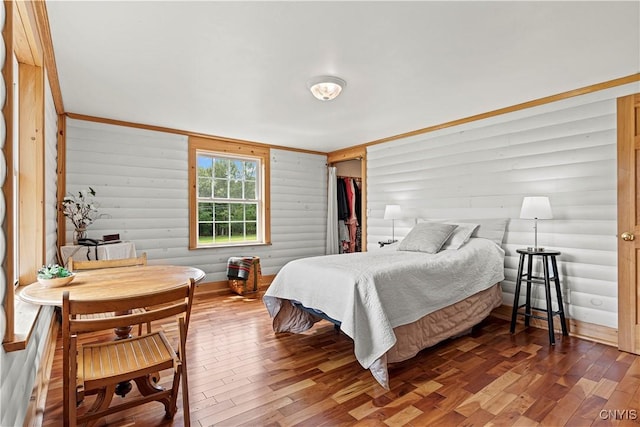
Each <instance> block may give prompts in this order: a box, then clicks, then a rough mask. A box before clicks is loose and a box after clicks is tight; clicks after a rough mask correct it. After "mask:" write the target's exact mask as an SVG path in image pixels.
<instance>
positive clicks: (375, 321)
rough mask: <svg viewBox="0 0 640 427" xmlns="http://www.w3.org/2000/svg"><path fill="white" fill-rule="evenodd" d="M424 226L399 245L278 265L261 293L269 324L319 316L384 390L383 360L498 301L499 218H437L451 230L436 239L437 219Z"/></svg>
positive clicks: (453, 329)
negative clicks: (342, 336) (350, 341)
mask: <svg viewBox="0 0 640 427" xmlns="http://www.w3.org/2000/svg"><path fill="white" fill-rule="evenodd" d="M465 221H469V220H465ZM427 224H428V225H425V224H417V225H416V227H414V229H413V230H412V231H411V232H410V233H409V234H408V235H407V236H406V237H405V239H404V240H403V241H402V242H400V245H398V249H401V250H394V248H393V247H386V248H384V249H381V250H378V251H373V252H364V253H352V254H341V255H327V256H319V257H311V258H303V259H298V260H294V261H291V262H289V263H287V264H286V265H285V266H284V267H283V268H282V269H281V270H280V272H278V274H277V275H276V277H275V279H274V281H273V282H272V283H271V285H270V286H269V289H268V290H267V292H266V293H265V295H264V297H263V301H264V303H265V306H266V308H267V310H268V312H269V315H270V316H271V317H272V318H273V329H274V331H275V332H276V333H280V332H292V333H301V332H303V331H305V330H307V329H309V328H311V327H312V326H313V325H314V324H315V323H316V322H318V321H319V320H321V319H322V318H328V319H329V320H331V321H333V322H334V323H335V324H336V325H339V328H340V330H341V331H342V332H344V333H345V334H346V335H347V336H349V337H350V338H351V339H353V342H354V353H355V357H356V359H357V360H358V362H359V363H360V364H361V365H362V366H363V367H364V368H365V369H369V370H370V371H371V373H372V375H373V376H374V378H375V379H376V380H377V381H378V382H379V383H380V385H382V386H383V387H385V388H387V389H388V388H389V375H388V369H387V365H388V364H389V363H395V362H400V361H403V360H407V359H409V358H411V357H413V356H415V355H416V354H417V353H418V352H419V351H420V350H422V349H423V348H426V347H430V346H432V345H434V344H436V343H438V342H440V341H442V340H444V339H447V338H450V337H453V336H456V335H459V334H462V333H464V332H466V331H468V330H470V328H471V327H472V326H474V325H475V324H477V323H479V322H480V321H482V320H483V319H484V318H486V317H487V316H488V315H489V313H490V312H491V310H493V309H494V308H495V307H498V306H499V305H500V304H502V295H501V291H500V285H499V282H501V281H502V280H503V279H504V251H503V249H502V248H501V247H500V244H499V242H501V241H502V236H503V235H504V227H505V226H506V220H498V222H495V220H494V222H490V221H487V220H485V221H484V222H483V223H471V222H453V220H449V221H447V222H441V224H447V225H450V226H452V227H453V229H451V230H450V233H449V234H447V230H444V232H442V233H440V235H438V237H437V239H433V238H432V235H433V233H434V229H439V228H441V227H442V226H440V225H434V222H429V223H427ZM482 227H485V228H484V230H483V229H482ZM425 228H426V229H427V231H426V232H425V231H424V229H425ZM494 228H496V230H494ZM500 228H501V230H500ZM417 229H420V232H418V233H414V232H415V231H416V230H417ZM438 231H441V230H438ZM414 234H415V235H414ZM436 234H437V233H436ZM443 236H444V237H443ZM456 239H457V241H456ZM432 240H433V241H436V243H435V245H432V243H433V242H432ZM425 242H426V243H425ZM314 310H315V311H316V312H314ZM318 312H319V313H318Z"/></svg>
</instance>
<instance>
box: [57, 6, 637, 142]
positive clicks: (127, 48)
mask: <svg viewBox="0 0 640 427" xmlns="http://www.w3.org/2000/svg"><path fill="white" fill-rule="evenodd" d="M47 9H48V14H49V21H50V26H51V35H52V39H53V46H54V53H55V58H56V62H57V67H58V73H59V77H60V86H61V91H62V96H63V102H64V106H65V110H66V112H71V113H78V114H85V115H90V116H97V117H104V118H109V119H116V120H124V121H129V122H135V123H141V124H148V125H156V126H163V127H169V128H175V129H180V130H185V131H192V132H199V133H204V134H209V135H217V136H224V137H229V138H237V139H243V140H249V141H257V142H263V143H268V144H274V145H281V146H288V147H297V148H303V149H309V150H317V151H332V150H336V149H339V148H344V147H349V146H353V145H357V144H362V143H365V142H370V141H373V140H377V139H381V138H385V137H389V136H393V135H397V134H401V133H405V132H409V131H413V130H416V129H421V128H425V127H428V126H432V125H437V124H441V123H444V122H447V121H450V120H455V119H460V118H464V117H467V116H470V115H474V114H479V113H483V112H487V111H490V110H494V109H498V108H502V107H508V106H511V105H515V104H518V103H521V102H526V101H530V100H534V99H537V98H541V97H544V96H548V95H554V94H557V93H560V92H564V91H569V90H573V89H577V88H580V87H584V86H588V85H592V84H596V83H601V82H604V81H608V80H611V79H615V78H619V77H624V76H628V75H631V74H635V73H638V72H639V71H640V2H639V1H627V2H611V1H603V2H593V1H587V2H575V1H572V2H550V1H545V2H519V1H512V2H483V1H473V2H427V1H423V2H421V1H412V2H397V1H394V2H392V1H389V2H379V1H374V2H364V1H353V2H347V1H342V2H328V1H320V2H309V1H301V2H293V1H289V2H264V1H263V2H244V1H233V2H213V1H209V2H204V1H194V2H187V1H174V2H168V1H143V2H112V1H105V2H97V1H47ZM326 74H330V75H336V76H338V77H341V78H343V79H344V80H346V81H347V87H346V88H345V90H344V91H343V93H342V95H341V96H340V97H338V98H337V99H336V100H334V101H328V102H322V101H318V100H316V99H315V98H313V97H312V95H311V94H310V92H309V91H308V90H307V87H306V82H307V80H309V79H310V78H311V77H313V76H317V75H326Z"/></svg>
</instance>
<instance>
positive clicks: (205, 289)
mask: <svg viewBox="0 0 640 427" xmlns="http://www.w3.org/2000/svg"><path fill="white" fill-rule="evenodd" d="M275 277H276V275H275V274H269V275H263V276H262V277H261V278H260V284H259V285H258V290H259V291H264V290H266V289H267V288H268V287H269V285H270V284H271V282H273V279H274V278H275ZM231 293H233V291H232V290H231V288H229V281H227V280H221V281H217V282H206V283H198V285H197V286H196V292H195V295H196V296H198V297H203V296H214V295H222V294H231Z"/></svg>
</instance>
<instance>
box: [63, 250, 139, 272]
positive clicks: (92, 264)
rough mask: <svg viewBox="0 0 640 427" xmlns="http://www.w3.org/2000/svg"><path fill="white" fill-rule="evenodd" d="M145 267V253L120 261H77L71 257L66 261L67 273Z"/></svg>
mask: <svg viewBox="0 0 640 427" xmlns="http://www.w3.org/2000/svg"><path fill="white" fill-rule="evenodd" d="M136 265H147V253H146V252H143V253H142V254H141V255H140V256H139V257H135V258H121V259H100V260H97V261H77V260H74V259H73V257H70V258H69V259H68V260H67V266H68V269H69V271H80V270H96V269H98V268H115V267H134V266H136Z"/></svg>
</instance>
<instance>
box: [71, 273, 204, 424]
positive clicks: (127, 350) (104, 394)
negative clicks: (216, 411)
mask: <svg viewBox="0 0 640 427" xmlns="http://www.w3.org/2000/svg"><path fill="white" fill-rule="evenodd" d="M194 289H195V285H194V281H193V279H191V280H189V282H187V283H185V284H183V285H182V286H180V287H177V288H174V289H171V290H167V291H163V292H158V293H156V294H153V295H146V296H138V297H127V298H104V299H100V300H93V301H86V300H74V299H73V291H71V293H70V292H69V291H65V292H64V294H63V301H62V343H63V363H64V365H63V393H64V399H63V400H64V425H65V426H75V425H76V424H82V423H87V424H86V425H87V426H92V425H94V424H95V422H97V421H98V420H99V419H100V418H102V417H104V416H106V415H109V414H112V413H114V412H118V411H121V410H124V409H129V408H132V407H134V406H137V405H141V404H145V403H148V402H151V401H159V402H161V403H162V404H164V407H165V414H166V418H168V419H172V418H173V416H174V415H175V413H176V411H177V396H178V389H179V387H180V385H182V406H183V412H184V425H185V426H189V425H190V417H189V392H188V390H189V389H188V381H187V366H186V360H187V357H186V356H187V351H186V339H187V327H188V324H189V318H190V316H191V305H192V302H193V292H194ZM149 303H151V304H152V305H153V307H152V308H150V309H147V310H145V311H144V312H141V313H140V312H136V313H134V312H133V310H134V309H136V308H139V307H143V306H147V305H148V304H149ZM103 312H128V313H131V314H125V315H120V316H112V317H108V316H107V317H100V316H95V317H93V318H87V317H84V318H82V317H81V316H86V315H89V314H94V315H96V314H99V313H103ZM172 316H177V325H178V346H179V348H178V349H174V348H173V346H172V345H171V344H170V341H169V339H168V338H167V337H166V336H165V334H164V332H162V331H157V332H150V333H147V334H144V335H140V336H136V337H132V338H128V339H124V340H114V341H107V342H95V341H94V340H90V339H88V340H84V341H85V343H84V344H81V343H80V342H79V341H82V340H81V339H79V335H80V334H82V333H92V332H97V331H104V330H108V329H112V328H117V327H123V326H126V325H131V324H136V323H145V322H151V321H154V320H159V319H165V318H168V317H172ZM89 338H90V337H89ZM165 369H172V370H173V381H172V387H171V388H170V389H164V388H161V387H158V386H157V385H156V384H155V383H154V382H153V380H152V378H151V376H152V375H153V374H154V373H156V372H160V371H163V370H165ZM127 380H132V381H134V382H135V383H136V385H137V386H138V390H139V391H140V394H141V396H137V395H133V396H127V397H126V398H124V400H122V401H121V400H120V399H118V402H121V403H117V404H114V405H111V400H112V398H113V394H114V392H115V389H116V386H117V385H118V383H120V382H123V381H127ZM90 394H97V396H96V399H95V401H94V403H93V405H92V406H91V407H90V408H88V409H86V410H83V409H82V408H81V409H80V410H78V408H76V404H77V402H81V401H82V400H83V399H84V397H85V396H86V395H90ZM79 412H80V413H79Z"/></svg>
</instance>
